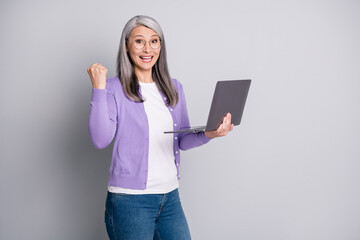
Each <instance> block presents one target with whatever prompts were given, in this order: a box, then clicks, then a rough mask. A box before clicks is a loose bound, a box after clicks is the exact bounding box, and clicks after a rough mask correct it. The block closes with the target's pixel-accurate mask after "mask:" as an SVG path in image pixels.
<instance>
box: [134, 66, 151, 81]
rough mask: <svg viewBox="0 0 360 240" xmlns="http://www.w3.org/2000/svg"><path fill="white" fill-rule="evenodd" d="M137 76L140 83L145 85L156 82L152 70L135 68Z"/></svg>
mask: <svg viewBox="0 0 360 240" xmlns="http://www.w3.org/2000/svg"><path fill="white" fill-rule="evenodd" d="M135 75H136V77H137V79H138V80H139V81H140V82H144V83H152V82H154V80H153V78H152V69H149V70H146V71H143V70H140V69H138V68H135Z"/></svg>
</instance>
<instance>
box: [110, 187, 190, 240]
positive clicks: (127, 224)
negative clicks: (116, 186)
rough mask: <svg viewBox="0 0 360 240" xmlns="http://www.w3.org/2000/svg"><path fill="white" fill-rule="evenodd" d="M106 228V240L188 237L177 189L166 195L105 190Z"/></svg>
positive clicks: (181, 238)
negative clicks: (108, 239) (107, 238)
mask: <svg viewBox="0 0 360 240" xmlns="http://www.w3.org/2000/svg"><path fill="white" fill-rule="evenodd" d="M105 223H106V230H107V233H108V236H109V238H110V240H113V239H116V240H122V239H124V240H153V239H158V240H175V239H176V240H190V239H191V236H190V230H189V226H188V223H187V221H186V217H185V214H184V211H183V208H182V206H181V202H180V197H179V191H178V189H175V190H173V191H171V192H169V193H166V194H139V195H137V194H125V193H112V192H109V191H108V193H107V197H106V207H105Z"/></svg>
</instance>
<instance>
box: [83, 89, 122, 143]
mask: <svg viewBox="0 0 360 240" xmlns="http://www.w3.org/2000/svg"><path fill="white" fill-rule="evenodd" d="M90 105H91V108H90V114H89V121H88V130H89V135H90V139H91V142H92V144H93V145H94V146H95V147H96V148H98V149H103V148H106V147H107V146H108V145H109V144H110V143H111V141H112V140H113V138H114V136H115V132H116V123H117V109H116V102H115V98H114V96H113V95H112V94H111V91H110V83H109V82H107V84H106V88H105V89H99V88H92V96H91V101H90Z"/></svg>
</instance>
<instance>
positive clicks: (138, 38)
mask: <svg viewBox="0 0 360 240" xmlns="http://www.w3.org/2000/svg"><path fill="white" fill-rule="evenodd" d="M142 47H143V48H142ZM141 48H142V49H141ZM160 50H161V46H160V37H159V35H158V34H157V33H156V32H155V31H154V30H152V29H150V28H147V27H145V26H138V27H136V28H134V29H133V30H132V32H131V34H130V37H129V39H128V44H127V52H128V53H129V55H130V58H131V60H132V62H133V64H134V68H135V72H138V71H151V69H152V67H153V66H154V65H155V63H156V61H157V60H158V58H159V55H160Z"/></svg>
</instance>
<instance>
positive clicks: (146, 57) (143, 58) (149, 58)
mask: <svg viewBox="0 0 360 240" xmlns="http://www.w3.org/2000/svg"><path fill="white" fill-rule="evenodd" d="M140 58H142V59H151V57H140Z"/></svg>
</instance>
